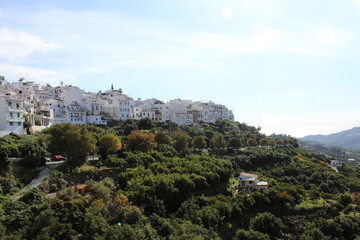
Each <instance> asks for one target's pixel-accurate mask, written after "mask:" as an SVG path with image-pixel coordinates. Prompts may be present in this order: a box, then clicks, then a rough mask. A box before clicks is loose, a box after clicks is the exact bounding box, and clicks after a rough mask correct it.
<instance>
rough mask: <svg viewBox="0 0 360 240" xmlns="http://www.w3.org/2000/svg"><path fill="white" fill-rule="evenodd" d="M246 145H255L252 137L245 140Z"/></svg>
mask: <svg viewBox="0 0 360 240" xmlns="http://www.w3.org/2000/svg"><path fill="white" fill-rule="evenodd" d="M246 145H248V146H249V147H251V146H256V145H257V142H256V141H255V140H254V139H252V138H249V139H248V140H247V141H246Z"/></svg>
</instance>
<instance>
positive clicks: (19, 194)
mask: <svg viewBox="0 0 360 240" xmlns="http://www.w3.org/2000/svg"><path fill="white" fill-rule="evenodd" d="M64 162H65V161H58V162H47V163H46V165H45V166H44V167H42V168H41V171H40V173H39V175H38V176H37V177H36V178H34V179H33V180H32V181H31V182H30V183H29V184H28V185H26V186H25V187H24V188H23V189H21V190H20V191H19V192H17V193H16V194H14V195H13V196H12V197H11V198H12V199H13V200H17V199H19V198H20V197H22V196H23V195H24V193H25V192H26V191H27V190H29V189H30V188H32V187H37V186H39V185H40V184H41V183H42V181H44V179H45V178H46V177H47V176H49V174H50V172H51V171H52V170H54V169H55V168H57V167H58V166H60V165H61V164H63V163H64Z"/></svg>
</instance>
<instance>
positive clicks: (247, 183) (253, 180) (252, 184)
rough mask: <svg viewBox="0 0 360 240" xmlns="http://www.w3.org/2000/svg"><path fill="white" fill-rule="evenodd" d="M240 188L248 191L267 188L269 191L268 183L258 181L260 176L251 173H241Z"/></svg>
mask: <svg viewBox="0 0 360 240" xmlns="http://www.w3.org/2000/svg"><path fill="white" fill-rule="evenodd" d="M238 180H239V188H241V189H248V190H259V189H261V188H265V189H266V190H267V187H268V183H267V182H266V181H258V176H257V175H256V174H251V173H244V172H242V173H240V176H239V177H238Z"/></svg>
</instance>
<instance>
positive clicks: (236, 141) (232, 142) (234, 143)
mask: <svg viewBox="0 0 360 240" xmlns="http://www.w3.org/2000/svg"><path fill="white" fill-rule="evenodd" d="M228 146H229V147H232V148H239V147H240V146H241V141H240V138H235V137H232V138H229V140H228Z"/></svg>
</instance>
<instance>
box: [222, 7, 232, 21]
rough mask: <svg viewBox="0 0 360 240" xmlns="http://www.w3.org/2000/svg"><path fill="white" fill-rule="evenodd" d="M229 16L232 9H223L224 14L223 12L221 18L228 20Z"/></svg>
mask: <svg viewBox="0 0 360 240" xmlns="http://www.w3.org/2000/svg"><path fill="white" fill-rule="evenodd" d="M231 15H232V8H231V7H226V8H225V9H224V12H223V15H222V16H223V18H225V19H229V18H230V17H231Z"/></svg>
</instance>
